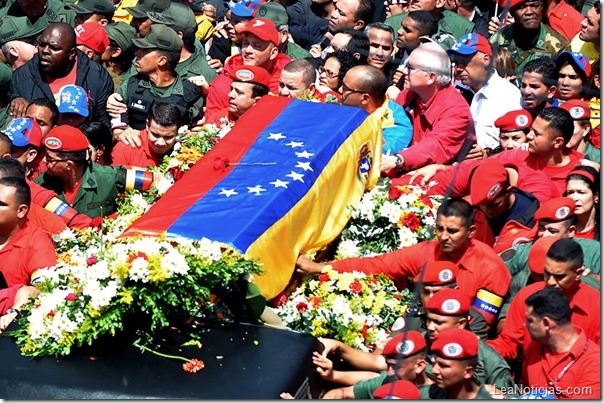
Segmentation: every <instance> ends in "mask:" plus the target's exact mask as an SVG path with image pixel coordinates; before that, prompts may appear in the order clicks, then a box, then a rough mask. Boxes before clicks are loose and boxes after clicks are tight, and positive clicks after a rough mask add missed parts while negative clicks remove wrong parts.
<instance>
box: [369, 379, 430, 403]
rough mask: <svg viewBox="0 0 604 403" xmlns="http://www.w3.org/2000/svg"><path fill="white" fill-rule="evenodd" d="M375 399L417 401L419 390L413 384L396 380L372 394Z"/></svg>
mask: <svg viewBox="0 0 604 403" xmlns="http://www.w3.org/2000/svg"><path fill="white" fill-rule="evenodd" d="M373 397H374V398H376V399H413V400H417V399H419V389H418V388H417V386H415V384H414V383H413V382H410V381H407V380H398V381H394V382H390V383H386V384H384V385H382V386H380V387H379V388H377V389H376V390H375V391H374V392H373Z"/></svg>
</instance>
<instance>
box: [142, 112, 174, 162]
mask: <svg viewBox="0 0 604 403" xmlns="http://www.w3.org/2000/svg"><path fill="white" fill-rule="evenodd" d="M147 133H149V148H151V151H153V152H154V153H155V154H156V155H159V156H162V155H164V154H166V153H168V152H169V151H170V150H172V147H174V144H175V143H176V135H177V134H178V126H176V125H174V126H162V125H160V124H157V123H156V122H155V121H154V120H153V119H151V120H150V121H148V122H147Z"/></svg>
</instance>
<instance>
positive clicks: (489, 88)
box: [474, 69, 513, 99]
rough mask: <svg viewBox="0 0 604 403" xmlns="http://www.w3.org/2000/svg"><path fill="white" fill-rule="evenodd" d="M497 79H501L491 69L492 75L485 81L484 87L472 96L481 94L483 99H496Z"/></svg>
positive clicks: (497, 92)
mask: <svg viewBox="0 0 604 403" xmlns="http://www.w3.org/2000/svg"><path fill="white" fill-rule="evenodd" d="M499 79H502V78H501V77H500V76H499V74H497V70H495V69H493V75H492V76H491V77H490V78H489V79H488V80H487V82H486V83H485V84H484V86H483V87H482V88H481V89H479V90H478V91H477V92H476V93H475V94H474V96H476V95H478V94H481V95H482V96H483V97H484V98H487V99H489V98H491V97H492V98H496V97H497V96H498V95H499V94H500V92H499V91H498V88H497V81H499ZM502 80H504V79H502ZM512 85H513V84H512Z"/></svg>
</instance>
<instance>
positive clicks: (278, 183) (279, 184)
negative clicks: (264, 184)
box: [269, 179, 289, 189]
mask: <svg viewBox="0 0 604 403" xmlns="http://www.w3.org/2000/svg"><path fill="white" fill-rule="evenodd" d="M269 183H270V184H271V185H273V186H274V187H276V188H285V189H287V185H288V183H289V182H284V181H282V180H281V179H277V180H276V181H274V182H269Z"/></svg>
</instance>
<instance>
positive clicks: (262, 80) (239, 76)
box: [229, 66, 270, 88]
mask: <svg viewBox="0 0 604 403" xmlns="http://www.w3.org/2000/svg"><path fill="white" fill-rule="evenodd" d="M229 75H230V76H231V78H232V79H233V81H241V82H244V83H253V84H260V85H264V86H265V87H267V88H268V87H270V76H269V74H268V71H266V69H264V68H262V67H259V66H239V67H237V68H236V69H235V70H233V71H232V72H231V73H230V74H229Z"/></svg>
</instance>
